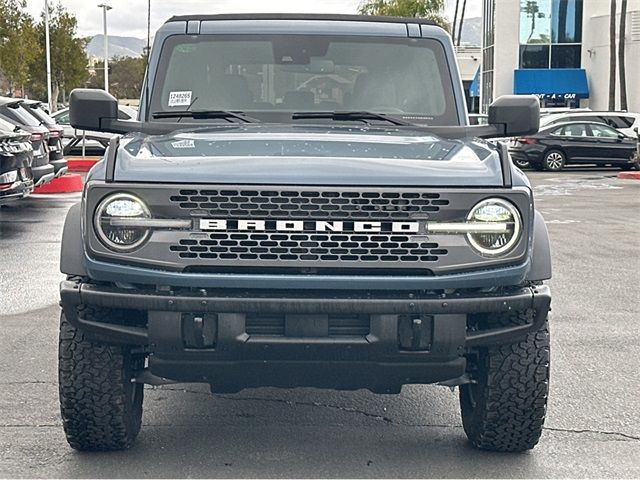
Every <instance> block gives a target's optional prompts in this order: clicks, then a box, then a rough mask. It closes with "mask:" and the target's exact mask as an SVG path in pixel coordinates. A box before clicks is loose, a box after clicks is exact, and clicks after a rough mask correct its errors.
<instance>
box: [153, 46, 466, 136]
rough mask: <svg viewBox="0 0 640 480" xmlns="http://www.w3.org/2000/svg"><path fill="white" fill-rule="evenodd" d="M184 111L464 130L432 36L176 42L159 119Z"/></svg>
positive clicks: (162, 66)
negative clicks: (349, 117) (388, 118)
mask: <svg viewBox="0 0 640 480" xmlns="http://www.w3.org/2000/svg"><path fill="white" fill-rule="evenodd" d="M184 110H212V111H220V110H227V111H242V112H251V113H250V114H251V116H252V117H255V118H258V119H260V120H263V121H264V120H270V119H272V118H274V114H277V113H279V115H275V116H279V117H280V120H282V117H283V115H284V116H286V117H288V118H287V120H290V119H291V114H292V113H295V112H313V111H320V112H335V111H340V112H345V111H356V112H373V113H388V114H393V115H395V116H397V117H399V118H403V117H406V118H410V119H411V121H412V122H415V123H424V124H430V125H456V124H457V123H458V121H457V114H456V105H455V100H454V95H453V87H452V83H451V76H450V73H449V69H448V66H447V63H446V57H445V53H444V49H443V47H442V45H441V44H440V43H439V42H438V41H436V40H432V39H422V38H419V39H416V38H390V37H365V36H323V35H198V36H191V37H187V36H183V35H179V36H173V37H170V38H169V39H167V41H166V42H165V43H164V46H163V49H162V52H161V55H160V62H159V67H158V73H157V76H156V83H155V85H154V88H153V93H152V97H151V112H171V111H184ZM287 114H288V115H287ZM174 121H175V120H174ZM209 121H210V120H209ZM325 121H331V119H329V120H325Z"/></svg>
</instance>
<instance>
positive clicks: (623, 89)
mask: <svg viewBox="0 0 640 480" xmlns="http://www.w3.org/2000/svg"><path fill="white" fill-rule="evenodd" d="M620 8H621V10H620V42H619V44H618V66H619V72H620V108H621V109H622V110H627V108H629V106H628V105H627V71H626V67H627V66H626V64H625V62H626V59H625V51H624V50H625V48H626V45H625V36H626V34H627V0H622V5H621V7H620Z"/></svg>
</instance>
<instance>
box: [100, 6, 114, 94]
mask: <svg viewBox="0 0 640 480" xmlns="http://www.w3.org/2000/svg"><path fill="white" fill-rule="evenodd" d="M98 8H101V9H102V22H103V24H104V90H105V92H108V91H109V38H108V37H107V11H108V10H111V7H110V6H109V5H107V4H106V3H101V4H100V5H98Z"/></svg>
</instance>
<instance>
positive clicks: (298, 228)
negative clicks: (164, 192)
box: [199, 218, 424, 233]
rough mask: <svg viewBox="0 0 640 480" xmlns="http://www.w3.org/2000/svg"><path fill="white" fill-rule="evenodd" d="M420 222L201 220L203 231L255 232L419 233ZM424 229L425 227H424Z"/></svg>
mask: <svg viewBox="0 0 640 480" xmlns="http://www.w3.org/2000/svg"><path fill="white" fill-rule="evenodd" d="M420 225H421V224H420V222H354V221H349V222H344V221H307V220H262V219H260V220H225V219H216V218H202V219H200V224H199V226H200V230H203V231H217V232H219V231H240V232H245V231H254V232H358V233H370V232H395V233H419V232H420V230H421V229H420ZM423 227H424V226H423ZM423 230H424V228H423Z"/></svg>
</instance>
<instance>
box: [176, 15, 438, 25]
mask: <svg viewBox="0 0 640 480" xmlns="http://www.w3.org/2000/svg"><path fill="white" fill-rule="evenodd" d="M190 20H196V21H210V20H221V21H222V20H318V21H340V22H378V23H419V24H421V25H434V26H437V24H436V23H435V22H433V21H432V20H427V19H426V18H413V17H379V16H373V15H343V14H326V13H234V14H216V15H178V16H174V17H171V18H170V19H169V20H167V23H168V22H180V21H182V22H185V21H186V22H188V21H190Z"/></svg>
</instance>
